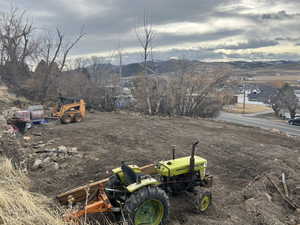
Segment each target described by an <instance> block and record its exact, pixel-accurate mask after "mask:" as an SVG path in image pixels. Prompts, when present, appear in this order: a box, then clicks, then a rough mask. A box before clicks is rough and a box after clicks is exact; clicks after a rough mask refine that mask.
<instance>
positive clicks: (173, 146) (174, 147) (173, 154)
mask: <svg viewBox="0 0 300 225" xmlns="http://www.w3.org/2000/svg"><path fill="white" fill-rule="evenodd" d="M175 152H176V145H172V156H173V159H175V158H176V155H175V154H176V153H175Z"/></svg>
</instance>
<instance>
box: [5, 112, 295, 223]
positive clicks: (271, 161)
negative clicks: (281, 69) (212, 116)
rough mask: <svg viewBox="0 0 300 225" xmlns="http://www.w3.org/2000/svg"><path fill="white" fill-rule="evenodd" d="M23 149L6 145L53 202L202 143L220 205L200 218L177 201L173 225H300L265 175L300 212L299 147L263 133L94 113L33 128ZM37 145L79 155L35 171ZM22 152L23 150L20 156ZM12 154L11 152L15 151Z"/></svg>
mask: <svg viewBox="0 0 300 225" xmlns="http://www.w3.org/2000/svg"><path fill="white" fill-rule="evenodd" d="M25 136H28V137H30V138H28V140H27V141H25V140H24V139H23V138H21V139H22V141H21V143H20V144H19V145H18V146H14V147H12V146H11V145H9V143H4V142H3V141H2V147H3V148H6V149H12V148H18V151H19V152H22V153H23V154H27V155H28V156H27V158H29V159H30V160H28V161H27V165H28V167H29V171H30V172H29V176H30V178H31V179H32V181H33V182H34V185H33V187H34V188H33V190H32V191H34V192H39V193H42V194H45V195H47V196H50V197H54V196H55V195H56V194H59V193H61V192H64V191H67V190H69V189H71V188H74V187H76V186H79V185H83V184H86V183H87V182H91V181H95V180H99V179H102V178H104V177H107V176H109V175H110V171H111V169H113V168H115V167H118V166H119V165H120V163H121V161H123V160H132V161H133V162H135V163H136V164H138V165H145V164H149V163H152V162H155V161H158V160H164V159H170V158H171V146H172V145H176V146H177V156H178V157H180V156H186V155H188V154H189V153H190V150H191V144H192V142H193V141H194V140H196V139H198V140H199V141H200V144H199V145H198V146H199V147H198V150H197V154H198V155H200V156H202V157H204V158H206V159H207V160H208V171H209V173H210V174H212V175H213V176H214V185H213V188H212V192H213V204H212V207H211V208H210V209H209V210H208V211H207V212H206V213H204V214H201V215H198V214H194V213H193V212H192V210H191V205H190V204H189V203H188V201H186V198H185V196H179V197H177V198H174V199H172V201H171V203H172V212H171V221H170V224H174V225H175V224H201V225H214V224H216V225H217V224H222V225H224V224H237V225H248V224H249V225H250V224H251V225H254V224H255V225H271V224H279V225H281V224H289V225H298V224H300V212H299V210H298V211H296V210H293V209H292V208H291V207H289V206H288V204H287V203H286V202H285V201H284V200H283V199H282V198H281V197H280V195H279V194H278V192H277V191H276V189H275V188H274V187H273V186H272V185H271V183H270V182H269V181H268V179H267V178H266V177H265V176H264V175H268V176H270V177H271V178H272V179H273V180H274V181H275V182H276V183H277V184H278V186H280V188H282V185H281V184H280V176H281V173H282V172H284V173H285V174H286V177H287V184H288V188H289V191H290V197H291V198H292V200H293V201H294V202H295V203H296V204H298V205H300V152H299V148H300V140H299V139H296V138H290V137H287V136H284V135H279V134H273V133H270V132H268V131H265V130H261V129H258V128H251V127H245V126H236V125H232V124H226V123H220V122H214V121H210V120H202V119H191V118H167V117H166V118H159V117H145V116H140V115H137V114H128V113H125V112H121V113H120V112H118V113H99V112H97V113H93V114H88V116H87V118H86V119H85V121H83V122H81V123H73V124H69V125H61V124H59V123H57V122H52V123H49V124H47V125H43V126H38V127H34V128H32V129H31V130H30V131H29V132H28V133H27V134H26V135H25ZM34 143H48V144H47V145H46V146H47V147H49V148H51V147H57V146H60V145H64V146H67V147H76V148H77V149H78V154H77V155H76V156H74V157H70V158H63V159H59V160H57V164H58V166H59V167H56V168H52V167H51V168H50V167H49V168H48V167H45V168H40V169H34V170H31V169H30V167H31V166H32V164H33V163H34V159H35V157H37V155H38V154H39V153H35V152H36V149H35V148H33V146H34ZM20 149H21V150H20ZM11 151H12V150H11Z"/></svg>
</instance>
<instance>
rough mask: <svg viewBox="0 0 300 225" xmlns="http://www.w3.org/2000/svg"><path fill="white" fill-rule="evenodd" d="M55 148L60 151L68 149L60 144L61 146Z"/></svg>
mask: <svg viewBox="0 0 300 225" xmlns="http://www.w3.org/2000/svg"><path fill="white" fill-rule="evenodd" d="M57 150H58V151H60V152H67V150H68V149H67V147H66V146H63V145H61V146H58V148H57Z"/></svg>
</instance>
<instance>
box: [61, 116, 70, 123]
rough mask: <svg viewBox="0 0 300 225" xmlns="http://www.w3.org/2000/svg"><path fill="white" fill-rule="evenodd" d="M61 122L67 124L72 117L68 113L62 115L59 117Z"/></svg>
mask: <svg viewBox="0 0 300 225" xmlns="http://www.w3.org/2000/svg"><path fill="white" fill-rule="evenodd" d="M60 121H61V123H63V124H68V123H71V122H72V117H71V116H69V115H63V116H62V118H61V119H60Z"/></svg>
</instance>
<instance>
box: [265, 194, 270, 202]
mask: <svg viewBox="0 0 300 225" xmlns="http://www.w3.org/2000/svg"><path fill="white" fill-rule="evenodd" d="M265 196H266V197H267V199H268V201H269V202H272V197H271V196H270V195H269V194H268V193H267V192H265Z"/></svg>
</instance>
